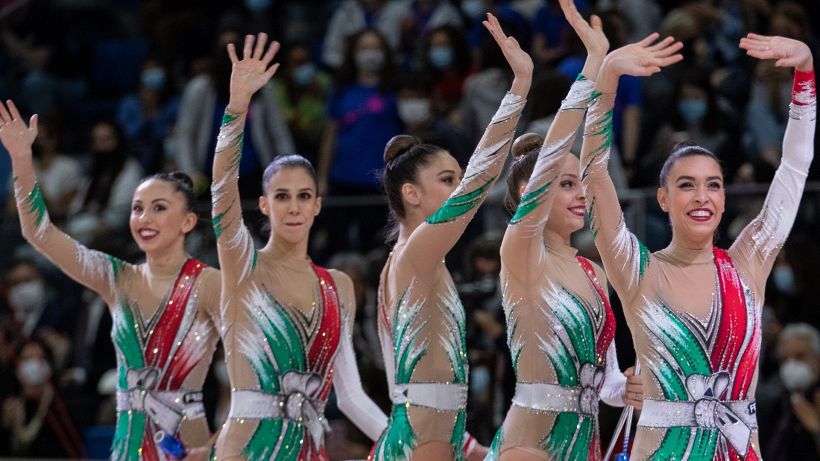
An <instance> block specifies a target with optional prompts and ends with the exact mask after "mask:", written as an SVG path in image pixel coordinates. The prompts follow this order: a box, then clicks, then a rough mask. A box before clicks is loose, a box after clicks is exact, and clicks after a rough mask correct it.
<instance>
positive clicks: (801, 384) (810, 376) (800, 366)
mask: <svg viewBox="0 0 820 461" xmlns="http://www.w3.org/2000/svg"><path fill="white" fill-rule="evenodd" d="M780 381H782V382H783V385H784V386H786V389H788V390H789V391H791V392H803V391H805V390H806V389H808V388H809V386H811V385H812V384H813V383H814V373H812V371H811V367H809V366H808V364H806V363H805V362H801V361H799V360H787V361H786V363H784V364H783V365H780Z"/></svg>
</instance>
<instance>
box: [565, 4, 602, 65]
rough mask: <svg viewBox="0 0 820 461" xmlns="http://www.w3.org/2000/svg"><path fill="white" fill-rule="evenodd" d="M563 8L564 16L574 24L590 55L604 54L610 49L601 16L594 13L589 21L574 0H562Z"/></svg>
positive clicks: (570, 23) (574, 28)
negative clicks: (582, 14) (579, 10)
mask: <svg viewBox="0 0 820 461" xmlns="http://www.w3.org/2000/svg"><path fill="white" fill-rule="evenodd" d="M560 3H561V10H562V11H563V12H564V17H566V18H567V22H569V25H570V26H572V29H573V30H574V31H575V33H576V34H578V38H580V39H581V42H583V43H584V48H586V50H587V55H589V56H604V55H606V52H607V51H609V40H608V39H607V38H606V35H604V29H603V25H602V24H601V18H599V17H598V16H596V15H592V16H591V17H590V18H589V22H587V21H586V19H584V17H583V16H581V13H579V12H578V9H577V8H576V7H575V2H574V1H573V0H560Z"/></svg>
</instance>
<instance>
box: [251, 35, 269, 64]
mask: <svg viewBox="0 0 820 461" xmlns="http://www.w3.org/2000/svg"><path fill="white" fill-rule="evenodd" d="M267 43H268V34H266V33H264V32H261V33H260V34H259V36H257V38H256V47H255V48H254V50H253V59H261V58H262V53H264V52H265V45H266V44H267Z"/></svg>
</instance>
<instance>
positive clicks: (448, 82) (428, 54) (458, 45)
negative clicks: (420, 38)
mask: <svg viewBox="0 0 820 461" xmlns="http://www.w3.org/2000/svg"><path fill="white" fill-rule="evenodd" d="M421 61H422V72H424V74H425V75H428V76H430V77H431V78H432V80H433V101H434V107H433V110H434V111H435V112H437V113H439V114H442V115H444V116H450V115H451V112H453V110H454V109H455V108H456V107H457V106H458V103H459V102H460V101H461V97H462V93H463V92H464V81H465V80H466V79H467V77H468V76H469V75H470V73H471V72H472V64H471V60H470V48H469V47H468V45H467V41H466V39H465V37H464V33H463V32H462V31H461V30H459V29H456V28H455V27H453V26H440V27H436V28H435V29H432V30H431V31H430V32H429V33H428V34H427V35H426V36H425V37H424V43H423V46H422V55H421Z"/></svg>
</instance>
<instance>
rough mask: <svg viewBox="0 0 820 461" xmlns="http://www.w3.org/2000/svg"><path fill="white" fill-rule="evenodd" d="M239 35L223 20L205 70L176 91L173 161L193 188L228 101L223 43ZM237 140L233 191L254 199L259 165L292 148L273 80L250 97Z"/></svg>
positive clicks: (209, 163) (203, 180) (200, 180)
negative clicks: (178, 93) (238, 154)
mask: <svg viewBox="0 0 820 461" xmlns="http://www.w3.org/2000/svg"><path fill="white" fill-rule="evenodd" d="M243 40H244V38H243V35H242V34H241V33H240V29H239V27H237V25H236V24H227V25H226V26H225V28H224V29H223V30H222V31H221V32H220V33H219V37H218V39H217V46H216V49H215V50H214V61H213V65H212V68H211V71H210V72H209V73H208V74H205V75H200V76H197V77H194V78H193V79H192V80H191V81H190V82H188V84H187V85H186V86H185V89H184V91H183V94H182V102H181V103H180V106H179V120H178V123H177V133H176V144H175V146H176V159H177V163H178V165H177V166H178V167H179V169H180V170H182V171H184V172H185V173H188V174H189V175H190V176H191V177H192V178H193V179H194V184H195V189H196V190H197V191H202V190H204V189H205V185H206V184H207V181H208V179H207V178H210V177H211V168H212V167H213V155H214V149H215V148H216V136H217V134H218V133H219V127H220V126H221V124H222V116H223V114H224V113H225V106H226V105H227V104H228V89H229V88H230V85H229V80H230V75H231V61H230V58H229V57H228V54H227V53H226V52H225V47H226V46H227V45H228V43H240V42H241V41H243ZM243 139H244V142H243V144H242V162H241V164H240V165H239V174H240V177H241V178H242V179H241V180H240V181H239V190H240V194H241V196H242V198H248V199H256V198H258V197H259V196H260V195H261V193H262V186H261V184H262V172H263V170H264V167H265V165H267V164H268V163H270V161H271V160H273V158H274V157H275V156H276V155H279V154H292V153H294V152H295V148H294V146H293V140H292V138H291V136H290V132H289V131H288V127H287V123H286V121H285V117H284V116H283V115H282V113H281V110H280V109H279V101H278V99H277V97H276V91H275V89H274V87H273V83H269V84H267V85H265V86H264V87H263V88H262V89H261V90H260V91H258V92H257V93H256V95H255V96H254V99H253V100H252V101H251V106H250V109H249V111H248V117H247V124H246V126H245V135H244V138H243Z"/></svg>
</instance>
